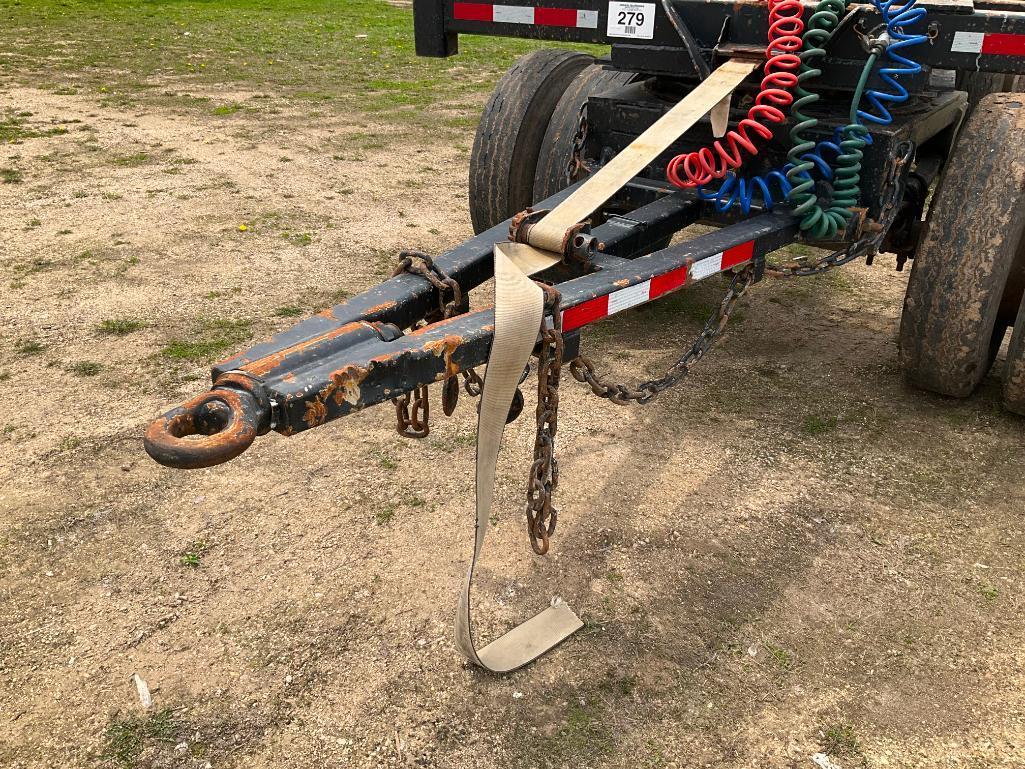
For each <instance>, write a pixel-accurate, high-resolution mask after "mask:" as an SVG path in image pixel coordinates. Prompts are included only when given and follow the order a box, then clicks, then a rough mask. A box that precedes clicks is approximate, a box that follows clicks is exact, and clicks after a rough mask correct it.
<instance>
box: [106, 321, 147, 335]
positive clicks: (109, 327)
mask: <svg viewBox="0 0 1025 769" xmlns="http://www.w3.org/2000/svg"><path fill="white" fill-rule="evenodd" d="M144 328H146V321H143V320H138V319H137V318H107V319H106V320H104V321H101V322H100V324H99V325H98V326H97V327H96V330H97V331H99V332H100V333H101V334H110V335H111V336H128V335H129V334H132V333H135V332H136V331H141V330H142V329H144Z"/></svg>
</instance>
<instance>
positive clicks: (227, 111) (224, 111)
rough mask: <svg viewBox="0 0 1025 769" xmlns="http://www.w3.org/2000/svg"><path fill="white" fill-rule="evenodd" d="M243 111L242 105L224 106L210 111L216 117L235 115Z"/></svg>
mask: <svg viewBox="0 0 1025 769" xmlns="http://www.w3.org/2000/svg"><path fill="white" fill-rule="evenodd" d="M241 109H242V105H241V104H222V105H220V106H219V107H214V108H213V109H212V110H210V111H211V112H212V113H213V114H214V115H220V116H224V115H234V114H235V113H236V112H238V111H239V110H241Z"/></svg>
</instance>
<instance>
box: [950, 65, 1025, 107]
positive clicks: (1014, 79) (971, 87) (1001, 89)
mask: <svg viewBox="0 0 1025 769" xmlns="http://www.w3.org/2000/svg"><path fill="white" fill-rule="evenodd" d="M957 87H958V88H959V89H960V90H962V91H967V92H968V112H969V114H971V113H972V112H973V111H974V110H975V107H976V106H977V105H978V104H979V102H980V101H982V100H983V98H984V97H986V96H989V95H990V94H991V93H1021V92H1022V91H1025V75H1005V74H1003V73H1000V72H962V73H960V74H959V75H958V85H957Z"/></svg>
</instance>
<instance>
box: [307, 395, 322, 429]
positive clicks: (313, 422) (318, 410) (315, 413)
mask: <svg viewBox="0 0 1025 769" xmlns="http://www.w3.org/2000/svg"><path fill="white" fill-rule="evenodd" d="M303 421H304V422H305V423H306V424H308V425H309V426H310V427H317V426H319V425H322V424H324V422H326V421H327V406H325V405H324V403H323V401H321V400H320V397H319V396H318V397H317V398H314V399H313V400H311V401H306V413H305V414H303Z"/></svg>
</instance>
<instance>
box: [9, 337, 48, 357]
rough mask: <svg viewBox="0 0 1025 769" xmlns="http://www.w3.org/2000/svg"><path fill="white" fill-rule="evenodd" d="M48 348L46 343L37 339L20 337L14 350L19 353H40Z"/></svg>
mask: <svg viewBox="0 0 1025 769" xmlns="http://www.w3.org/2000/svg"><path fill="white" fill-rule="evenodd" d="M45 349H46V345H45V344H43V343H42V342H38V341H36V340H35V339H19V340H18V341H17V342H15V343H14V351H15V352H16V353H18V354H19V355H38V354H39V353H41V352H42V351H43V350H45Z"/></svg>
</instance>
